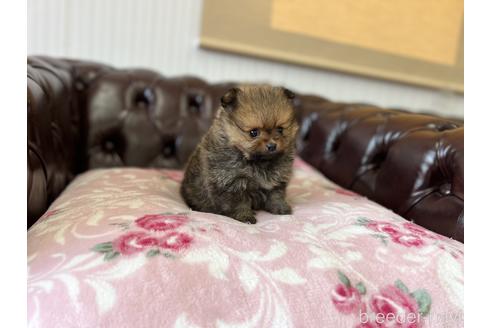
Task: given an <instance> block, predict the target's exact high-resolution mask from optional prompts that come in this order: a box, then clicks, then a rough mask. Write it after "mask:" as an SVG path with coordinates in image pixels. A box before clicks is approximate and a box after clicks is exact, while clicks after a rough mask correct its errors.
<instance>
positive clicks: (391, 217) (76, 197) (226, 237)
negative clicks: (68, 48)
mask: <svg viewBox="0 0 492 328" xmlns="http://www.w3.org/2000/svg"><path fill="white" fill-rule="evenodd" d="M182 174H183V172H182V171H178V170H168V169H142V168H109V169H95V170H90V171H87V172H85V173H83V174H81V175H79V176H78V177H76V178H75V179H74V181H72V182H71V184H70V185H69V186H68V187H67V188H66V189H65V190H64V191H63V193H62V194H61V195H60V196H59V197H58V198H57V199H56V200H55V201H54V202H53V203H52V204H51V206H50V208H49V209H48V211H47V212H46V213H45V214H44V215H43V216H42V217H41V218H40V219H39V220H38V221H37V222H36V223H35V224H34V225H33V226H32V227H31V228H30V229H29V231H28V322H29V327H50V328H52V327H463V244H462V243H459V242H457V241H454V240H451V239H449V238H447V237H444V236H441V235H439V234H436V233H434V232H431V231H429V230H426V229H424V228H421V227H420V226H418V225H416V224H413V223H411V222H409V221H406V220H405V219H403V218H402V217H400V216H398V215H396V214H395V213H394V212H392V211H390V210H388V209H386V208H384V207H382V206H381V205H378V204H376V203H374V202H372V201H370V200H368V199H367V198H365V197H362V196H359V195H357V194H355V193H353V192H350V191H348V190H345V189H342V188H340V187H338V186H337V185H336V184H334V183H332V182H331V181H329V180H327V179H326V178H325V177H324V176H323V175H322V174H320V173H318V171H316V170H315V169H313V168H312V167H310V166H309V165H307V164H306V163H304V162H303V161H301V160H300V159H296V161H295V168H294V175H293V179H292V181H291V183H290V185H289V187H288V192H287V194H288V201H289V202H290V203H291V204H292V206H293V214H292V215H283V216H279V215H272V214H269V213H266V212H259V213H258V217H257V218H258V223H257V224H255V225H246V224H243V223H240V222H237V221H234V220H232V219H230V218H228V217H225V216H220V215H214V214H210V213H201V212H195V211H191V210H190V209H189V208H188V207H187V206H186V205H185V204H184V203H183V201H182V199H181V197H180V196H179V185H180V181H181V179H182Z"/></svg>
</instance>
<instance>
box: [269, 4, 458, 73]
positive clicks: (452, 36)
mask: <svg viewBox="0 0 492 328" xmlns="http://www.w3.org/2000/svg"><path fill="white" fill-rule="evenodd" d="M462 18H463V0H391V1H381V0H363V1H361V0H343V1H340V0H273V5H272V12H271V26H272V27H273V28H274V29H277V30H281V31H285V32H291V33H297V34H301V35H305V36H310V37H316V38H320V39H323V40H327V41H335V42H340V43H344V44H348V45H352V46H359V47H365V48H369V49H373V50H378V51H384V52H387V53H391V54H395V55H401V56H404V57H410V58H415V59H420V60H424V61H431V62H434V63H438V64H444V65H454V64H455V62H456V56H457V52H458V50H459V46H460V43H459V42H460V33H461V24H462Z"/></svg>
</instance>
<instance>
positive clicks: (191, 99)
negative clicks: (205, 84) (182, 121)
mask: <svg viewBox="0 0 492 328" xmlns="http://www.w3.org/2000/svg"><path fill="white" fill-rule="evenodd" d="M204 99H205V97H204V96H203V95H202V94H199V93H192V94H189V95H188V109H189V111H190V112H191V113H193V114H199V113H200V111H201V108H202V105H203V101H204Z"/></svg>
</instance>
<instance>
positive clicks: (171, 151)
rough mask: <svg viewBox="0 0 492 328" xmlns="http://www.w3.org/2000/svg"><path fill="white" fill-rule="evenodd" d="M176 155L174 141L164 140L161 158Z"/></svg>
mask: <svg viewBox="0 0 492 328" xmlns="http://www.w3.org/2000/svg"><path fill="white" fill-rule="evenodd" d="M175 154H176V145H175V142H174V139H171V140H166V141H164V143H163V146H162V156H164V157H165V158H170V157H172V156H174V155H175Z"/></svg>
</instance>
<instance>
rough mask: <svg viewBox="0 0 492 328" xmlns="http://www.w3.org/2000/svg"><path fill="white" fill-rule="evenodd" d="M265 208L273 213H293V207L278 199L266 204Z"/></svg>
mask: <svg viewBox="0 0 492 328" xmlns="http://www.w3.org/2000/svg"><path fill="white" fill-rule="evenodd" d="M265 210H266V211H267V212H270V213H272V214H279V215H286V214H292V207H290V205H289V204H287V202H286V201H277V202H271V203H268V204H266V206H265Z"/></svg>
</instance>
